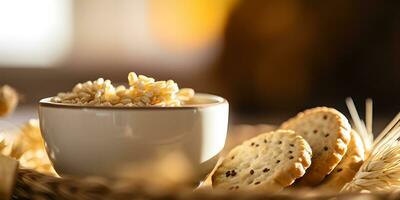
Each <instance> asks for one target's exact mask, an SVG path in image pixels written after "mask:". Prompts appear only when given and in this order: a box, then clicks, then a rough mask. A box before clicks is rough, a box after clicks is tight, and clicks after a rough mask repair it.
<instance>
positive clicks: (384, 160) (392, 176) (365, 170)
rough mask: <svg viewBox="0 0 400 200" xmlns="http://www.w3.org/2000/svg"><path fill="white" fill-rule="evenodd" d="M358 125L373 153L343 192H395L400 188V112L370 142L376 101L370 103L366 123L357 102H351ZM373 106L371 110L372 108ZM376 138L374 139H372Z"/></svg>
mask: <svg viewBox="0 0 400 200" xmlns="http://www.w3.org/2000/svg"><path fill="white" fill-rule="evenodd" d="M346 103H347V105H348V107H349V110H350V113H351V115H352V118H353V121H354V124H355V126H356V128H357V129H358V131H360V135H364V136H368V135H370V136H368V137H365V138H363V140H366V142H368V144H369V147H370V153H369V155H368V156H367V159H366V160H365V161H364V163H363V165H361V167H360V169H359V171H358V172H357V173H356V175H355V176H354V178H353V180H352V181H351V182H349V183H347V184H346V185H345V186H344V187H343V189H342V191H364V190H367V191H370V192H378V191H393V190H398V189H400V142H399V138H400V113H398V114H397V115H396V117H395V118H394V119H393V120H392V121H391V122H390V123H389V124H388V125H387V126H386V128H385V129H384V130H383V131H382V132H381V133H380V134H379V136H378V137H377V138H376V140H375V141H373V140H370V137H371V135H372V101H371V102H370V103H367V113H368V110H370V111H369V112H371V113H370V114H367V119H366V121H367V122H368V123H370V124H367V126H365V124H364V123H363V122H362V121H361V120H360V119H359V117H358V114H357V111H356V110H355V106H354V103H353V101H352V100H351V99H347V100H346ZM368 104H370V106H371V107H370V108H368ZM372 138H373V137H372Z"/></svg>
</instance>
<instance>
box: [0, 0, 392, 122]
mask: <svg viewBox="0 0 400 200" xmlns="http://www.w3.org/2000/svg"><path fill="white" fill-rule="evenodd" d="M399 10H400V3H399V1H378V0H373V1H361V0H354V1H348V0H328V1H312V0H300V1H299V0H285V1H282V0H251V1H244V0H218V1H215V0H187V1H178V0H163V1H161V0H85V1H78V0H57V1H54V0H35V1H29V0H1V1H0V85H2V84H9V85H11V86H13V87H15V88H16V89H17V90H18V91H19V92H20V93H21V94H22V95H23V102H22V106H21V107H20V108H19V110H17V113H16V116H12V117H14V118H17V119H16V121H18V120H25V118H29V117H31V116H35V115H36V110H35V106H36V103H37V102H38V100H39V99H41V98H43V97H48V96H53V95H55V94H57V93H58V92H60V91H68V90H70V89H71V88H72V87H73V86H74V85H75V83H77V82H83V81H86V80H95V79H97V78H98V77H104V78H107V79H111V80H112V81H113V82H126V81H127V74H128V72H130V71H135V72H137V73H138V74H145V75H148V76H152V77H155V78H156V79H173V80H175V81H177V82H178V83H179V85H180V86H181V87H192V88H194V89H195V90H196V91H198V92H209V93H215V94H218V95H222V96H224V97H226V98H227V99H228V100H229V101H230V103H231V110H232V118H231V119H232V122H233V123H279V122H281V121H282V120H284V119H285V118H286V117H289V116H292V115H294V114H295V113H297V112H298V111H301V110H303V109H305V108H309V107H313V106H319V105H326V106H334V107H336V108H338V109H339V110H341V111H343V112H344V113H347V109H346V108H345V103H344V99H345V98H346V97H348V96H351V97H353V98H354V99H355V102H356V104H358V105H360V106H363V105H364V100H365V98H367V97H371V98H373V99H374V102H375V104H374V108H375V116H377V117H378V118H377V119H378V120H382V121H385V120H386V119H387V118H391V117H393V116H394V115H395V114H396V113H397V112H398V111H399V110H400V103H399V102H400V79H399V78H400V12H399ZM361 110H363V107H361Z"/></svg>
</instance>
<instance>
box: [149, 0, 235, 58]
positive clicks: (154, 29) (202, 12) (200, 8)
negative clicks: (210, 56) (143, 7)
mask: <svg viewBox="0 0 400 200" xmlns="http://www.w3.org/2000/svg"><path fill="white" fill-rule="evenodd" d="M236 2H237V1H236V0H220V1H214V0H192V1H185V2H184V3H182V1H179V0H165V1H157V0H151V1H149V12H148V13H149V19H150V21H149V22H150V30H151V33H152V34H153V35H154V36H155V39H157V41H158V42H159V43H160V44H161V45H162V46H163V47H164V48H167V49H169V50H174V51H186V50H192V49H198V48H204V47H205V46H207V45H210V44H211V43H214V42H215V41H216V40H217V39H219V38H220V36H221V33H222V31H223V30H224V25H225V23H226V18H227V16H228V13H229V11H230V10H231V8H232V7H233V5H234V4H235V3H236Z"/></svg>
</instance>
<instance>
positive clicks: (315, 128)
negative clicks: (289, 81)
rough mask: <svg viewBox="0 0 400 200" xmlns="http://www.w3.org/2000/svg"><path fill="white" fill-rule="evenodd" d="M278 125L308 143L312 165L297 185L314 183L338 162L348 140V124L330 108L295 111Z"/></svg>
mask: <svg viewBox="0 0 400 200" xmlns="http://www.w3.org/2000/svg"><path fill="white" fill-rule="evenodd" d="M281 128H283V129H290V130H294V131H295V132H296V133H297V134H299V135H301V136H302V137H304V139H306V141H307V142H308V143H309V144H310V146H311V148H312V152H313V155H314V156H313V159H312V165H311V166H310V168H309V169H308V170H307V173H306V174H305V175H304V177H303V178H302V179H301V180H299V185H302V186H314V185H316V184H318V183H320V182H321V181H322V180H323V179H324V177H325V176H326V175H328V174H329V173H331V172H332V170H333V169H334V168H335V167H336V165H337V164H339V162H340V160H341V159H342V157H343V156H344V154H345V153H346V150H347V145H348V144H349V141H350V130H351V127H350V124H349V122H348V121H347V119H346V117H345V116H344V115H343V114H341V113H340V112H339V111H337V110H335V109H333V108H327V107H318V108H313V109H309V110H306V111H304V112H302V113H299V114H298V115H297V116H296V117H294V118H292V119H290V120H288V121H286V122H285V123H283V124H282V126H281Z"/></svg>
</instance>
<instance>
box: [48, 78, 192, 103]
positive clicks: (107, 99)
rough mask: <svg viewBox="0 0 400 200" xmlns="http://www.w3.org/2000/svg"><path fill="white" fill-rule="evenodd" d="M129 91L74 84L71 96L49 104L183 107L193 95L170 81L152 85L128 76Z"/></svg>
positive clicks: (64, 95)
mask: <svg viewBox="0 0 400 200" xmlns="http://www.w3.org/2000/svg"><path fill="white" fill-rule="evenodd" d="M128 83H129V87H128V88H126V87H125V86H124V85H120V86H117V87H114V86H113V85H112V84H111V81H110V80H104V79H103V78H99V79H97V80H96V81H93V82H92V81H87V82H85V83H78V84H76V85H75V87H74V88H73V89H72V91H71V92H66V93H59V94H58V95H57V96H55V97H53V98H51V101H52V102H55V103H65V104H77V105H90V106H128V107H139V106H160V107H176V106H182V105H185V104H186V103H187V102H188V101H190V99H192V97H193V96H194V94H195V92H194V90H193V89H191V88H182V89H179V87H178V84H177V83H175V82H174V81H173V80H168V81H156V80H155V79H154V78H151V77H147V76H144V75H139V76H138V75H137V74H136V73H134V72H130V73H129V74H128Z"/></svg>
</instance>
